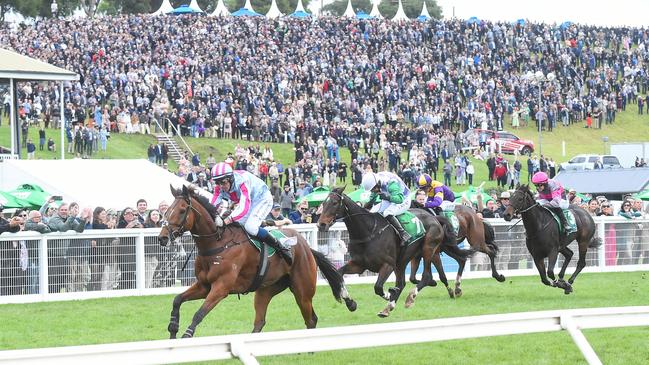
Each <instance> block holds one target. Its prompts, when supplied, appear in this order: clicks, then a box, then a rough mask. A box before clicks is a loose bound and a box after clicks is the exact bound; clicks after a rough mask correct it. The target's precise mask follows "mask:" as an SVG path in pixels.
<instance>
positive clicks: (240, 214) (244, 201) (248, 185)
mask: <svg viewBox="0 0 649 365" xmlns="http://www.w3.org/2000/svg"><path fill="white" fill-rule="evenodd" d="M212 176H213V178H214V183H215V186H214V195H213V196H212V200H211V203H212V205H214V206H217V207H218V206H219V205H220V204H221V202H222V201H223V199H225V200H229V201H231V202H233V203H235V204H236V207H235V208H234V210H233V211H232V213H231V214H230V215H229V216H228V217H227V218H225V220H223V224H225V225H228V224H231V223H233V222H237V223H239V224H241V226H243V228H244V229H245V230H246V232H248V233H249V234H250V235H252V236H256V237H259V239H261V240H262V241H263V242H264V243H267V244H268V245H269V246H271V247H273V248H275V249H276V250H277V252H278V253H279V254H280V255H281V256H282V257H283V258H284V259H285V260H286V262H288V264H289V265H290V264H291V263H292V258H291V251H290V250H289V249H288V248H286V247H284V246H282V245H281V243H280V242H279V241H277V239H276V238H275V237H273V236H272V235H271V234H269V233H268V231H267V230H266V229H264V228H263V227H261V222H263V220H264V219H265V218H266V216H268V213H270V211H271V209H272V208H273V196H272V195H271V194H270V191H269V190H268V186H266V184H265V183H264V182H263V181H262V180H261V179H260V178H258V177H257V176H255V175H253V174H251V173H249V172H248V171H240V170H236V171H234V170H232V166H230V165H229V164H227V163H225V162H220V163H217V164H216V165H214V167H213V168H212ZM220 219H221V217H218V216H217V218H216V222H217V225H218V224H219V220H220Z"/></svg>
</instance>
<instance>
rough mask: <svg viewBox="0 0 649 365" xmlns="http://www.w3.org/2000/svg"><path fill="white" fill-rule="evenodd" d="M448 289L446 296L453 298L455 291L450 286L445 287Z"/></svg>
mask: <svg viewBox="0 0 649 365" xmlns="http://www.w3.org/2000/svg"><path fill="white" fill-rule="evenodd" d="M446 290H448V296H449V297H451V299H455V292H454V291H453V289H451V288H446Z"/></svg>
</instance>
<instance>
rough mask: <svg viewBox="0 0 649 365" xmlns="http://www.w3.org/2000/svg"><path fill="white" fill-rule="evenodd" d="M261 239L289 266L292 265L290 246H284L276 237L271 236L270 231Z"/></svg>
mask: <svg viewBox="0 0 649 365" xmlns="http://www.w3.org/2000/svg"><path fill="white" fill-rule="evenodd" d="M263 241H264V243H266V244H268V246H270V247H272V248H274V249H275V250H276V251H277V253H278V254H279V255H280V256H281V257H282V258H283V259H284V261H286V263H287V264H288V265H289V266H290V265H293V255H292V254H291V249H290V248H287V247H284V246H283V245H282V244H281V243H280V242H279V241H278V240H277V238H275V237H273V235H272V234H270V233H268V234H267V235H266V238H264V239H263Z"/></svg>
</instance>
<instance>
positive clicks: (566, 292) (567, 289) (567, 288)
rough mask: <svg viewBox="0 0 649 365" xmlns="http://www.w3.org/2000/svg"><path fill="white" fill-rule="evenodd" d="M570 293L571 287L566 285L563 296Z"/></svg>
mask: <svg viewBox="0 0 649 365" xmlns="http://www.w3.org/2000/svg"><path fill="white" fill-rule="evenodd" d="M570 293H572V285H570V284H568V283H566V285H565V287H564V288H563V294H566V295H568V294H570Z"/></svg>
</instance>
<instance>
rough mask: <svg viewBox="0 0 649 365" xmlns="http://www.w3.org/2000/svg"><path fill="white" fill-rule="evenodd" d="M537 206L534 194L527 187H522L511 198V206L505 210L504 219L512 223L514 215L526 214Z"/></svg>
mask: <svg viewBox="0 0 649 365" xmlns="http://www.w3.org/2000/svg"><path fill="white" fill-rule="evenodd" d="M535 204H536V201H535V200H534V194H533V193H532V192H531V191H530V188H529V187H528V186H527V185H521V186H520V187H519V188H518V189H516V191H515V192H513V193H512V195H511V197H510V198H509V206H508V207H507V209H505V212H504V214H503V218H505V220H506V221H511V220H512V218H513V217H514V215H516V214H519V213H524V212H526V211H527V210H529V209H530V208H531V207H532V206H534V205H535Z"/></svg>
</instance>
